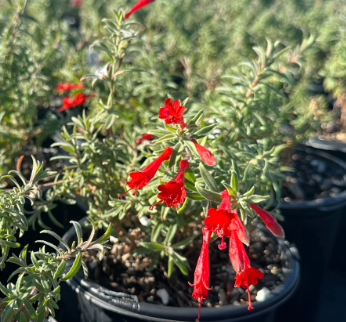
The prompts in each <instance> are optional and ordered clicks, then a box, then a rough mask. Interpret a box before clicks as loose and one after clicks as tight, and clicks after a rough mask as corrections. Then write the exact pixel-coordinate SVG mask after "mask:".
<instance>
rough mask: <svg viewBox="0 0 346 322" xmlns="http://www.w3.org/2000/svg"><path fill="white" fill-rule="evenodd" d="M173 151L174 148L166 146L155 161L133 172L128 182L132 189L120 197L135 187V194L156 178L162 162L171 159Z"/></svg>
mask: <svg viewBox="0 0 346 322" xmlns="http://www.w3.org/2000/svg"><path fill="white" fill-rule="evenodd" d="M172 151H173V149H172V148H171V147H166V148H165V149H164V151H163V152H162V153H161V155H160V156H159V157H158V158H157V159H155V160H154V161H153V162H151V163H150V164H148V165H147V166H146V167H145V168H144V169H143V170H141V171H134V172H131V173H130V180H129V181H127V182H126V183H127V185H128V186H129V187H130V189H129V190H127V191H126V192H124V193H123V194H122V195H121V196H120V197H119V198H121V197H122V196H123V195H125V194H127V193H128V192H129V191H130V190H133V189H136V190H135V192H134V193H133V194H132V195H135V194H136V192H137V191H138V190H139V189H140V188H143V187H145V186H146V185H147V184H148V183H149V181H150V180H151V179H152V178H154V176H155V174H156V172H157V170H158V169H159V168H160V166H161V164H162V162H163V161H166V160H169V158H170V156H171V154H172Z"/></svg>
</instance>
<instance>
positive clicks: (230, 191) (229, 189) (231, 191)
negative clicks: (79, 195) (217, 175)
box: [222, 181, 238, 198]
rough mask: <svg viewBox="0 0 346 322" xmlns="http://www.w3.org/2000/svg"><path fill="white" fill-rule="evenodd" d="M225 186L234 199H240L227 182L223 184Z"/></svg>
mask: <svg viewBox="0 0 346 322" xmlns="http://www.w3.org/2000/svg"><path fill="white" fill-rule="evenodd" d="M222 184H223V186H224V187H225V188H226V189H227V190H228V193H229V194H230V195H231V196H232V197H234V198H238V192H237V191H235V190H234V189H233V188H232V187H231V186H230V185H229V184H227V183H226V182H224V181H223V182H222Z"/></svg>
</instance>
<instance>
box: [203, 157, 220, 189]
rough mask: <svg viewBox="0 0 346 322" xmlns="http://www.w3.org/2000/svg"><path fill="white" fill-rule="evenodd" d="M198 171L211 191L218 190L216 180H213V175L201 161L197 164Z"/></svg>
mask: <svg viewBox="0 0 346 322" xmlns="http://www.w3.org/2000/svg"><path fill="white" fill-rule="evenodd" d="M199 171H200V172H201V175H202V178H203V180H204V182H205V184H206V185H207V187H208V188H209V189H210V190H211V191H214V192H219V190H218V188H217V183H216V181H215V180H214V178H213V176H212V175H211V174H210V173H209V172H208V170H207V169H206V168H205V166H204V165H203V163H202V162H201V163H200V164H199Z"/></svg>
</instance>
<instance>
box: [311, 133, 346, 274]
mask: <svg viewBox="0 0 346 322" xmlns="http://www.w3.org/2000/svg"><path fill="white" fill-rule="evenodd" d="M305 144H306V145H308V146H310V147H312V148H314V149H316V150H320V151H324V152H327V153H329V154H331V155H332V156H334V157H336V158H338V159H340V160H341V161H343V162H346V142H345V143H344V142H340V141H334V140H328V139H326V138H324V137H323V136H320V137H317V138H312V139H310V140H308V141H307V142H306V143H305ZM345 175H346V172H345ZM345 231H346V207H344V208H343V211H342V214H341V220H340V224H339V228H338V232H337V235H336V241H335V247H334V249H333V252H332V255H331V260H330V265H329V267H330V269H332V270H337V271H345V270H346V257H345V256H342V254H344V253H345V246H344V244H345V236H344V234H345Z"/></svg>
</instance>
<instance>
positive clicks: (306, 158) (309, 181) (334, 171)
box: [282, 148, 346, 202]
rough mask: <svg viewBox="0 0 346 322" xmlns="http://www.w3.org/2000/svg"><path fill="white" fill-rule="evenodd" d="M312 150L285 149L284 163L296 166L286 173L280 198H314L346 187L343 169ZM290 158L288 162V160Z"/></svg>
mask: <svg viewBox="0 0 346 322" xmlns="http://www.w3.org/2000/svg"><path fill="white" fill-rule="evenodd" d="M311 152H312V150H311V149H307V148H305V149H304V150H298V149H297V150H294V151H293V152H292V153H291V154H289V153H288V152H287V151H286V154H284V155H283V163H284V164H285V165H288V166H290V167H292V168H293V169H295V171H293V172H285V175H286V176H287V179H286V182H284V183H283V187H282V195H283V200H284V201H286V202H289V201H291V200H299V201H302V200H305V201H308V200H315V199H319V198H326V197H335V196H336V195H338V194H339V193H340V192H342V191H344V190H345V189H346V170H345V169H344V168H342V167H341V166H339V165H338V164H336V163H335V162H332V161H331V160H328V159H326V158H323V157H321V156H319V155H317V154H315V153H311ZM288 160H289V161H288Z"/></svg>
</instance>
